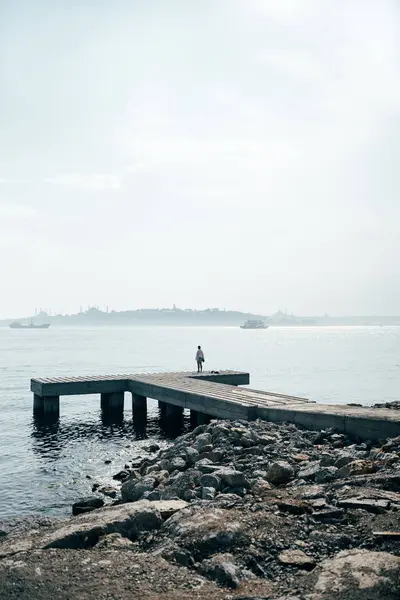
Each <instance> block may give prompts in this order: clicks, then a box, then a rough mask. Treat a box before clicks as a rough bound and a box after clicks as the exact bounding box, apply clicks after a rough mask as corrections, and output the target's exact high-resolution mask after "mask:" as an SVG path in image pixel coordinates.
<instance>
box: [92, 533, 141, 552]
mask: <svg viewBox="0 0 400 600" xmlns="http://www.w3.org/2000/svg"><path fill="white" fill-rule="evenodd" d="M132 546H133V542H131V541H130V540H129V539H128V538H126V537H122V535H121V534H120V533H109V534H108V535H104V536H102V537H101V538H100V540H99V541H98V543H97V544H96V545H95V549H96V550H110V549H111V548H115V549H125V548H126V549H129V548H132Z"/></svg>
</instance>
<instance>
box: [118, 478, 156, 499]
mask: <svg viewBox="0 0 400 600" xmlns="http://www.w3.org/2000/svg"><path fill="white" fill-rule="evenodd" d="M155 485H156V479H155V478H154V477H152V476H150V475H146V477H143V479H141V480H140V481H136V480H128V481H126V482H125V483H123V484H122V486H121V496H122V500H123V501H124V502H136V501H137V500H140V498H142V496H143V494H144V493H145V492H151V491H153V489H154V487H155Z"/></svg>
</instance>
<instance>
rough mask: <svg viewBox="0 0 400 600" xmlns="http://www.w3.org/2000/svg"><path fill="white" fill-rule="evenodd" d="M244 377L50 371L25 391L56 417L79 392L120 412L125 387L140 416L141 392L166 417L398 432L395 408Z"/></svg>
mask: <svg viewBox="0 0 400 600" xmlns="http://www.w3.org/2000/svg"><path fill="white" fill-rule="evenodd" d="M249 382H250V376H249V373H244V372H240V371H214V372H204V373H153V374H132V375H111V376H94V377H87V376H82V377H55V378H50V379H49V378H45V379H32V380H31V391H32V392H33V394H34V396H33V397H34V403H33V406H34V411H35V413H36V414H40V415H42V416H43V417H45V418H49V417H50V418H58V416H59V411H60V396H76V395H84V394H99V395H100V398H101V408H102V410H103V411H112V412H115V413H120V414H122V413H123V410H124V397H125V392H128V393H130V394H131V395H132V411H133V416H134V418H135V419H145V417H146V414H147V398H152V399H154V400H158V402H159V406H160V409H161V413H162V415H163V416H164V417H165V418H166V419H168V420H174V419H178V418H179V417H180V416H181V415H182V411H183V409H189V410H190V411H191V422H192V423H193V424H201V423H205V422H207V421H208V420H209V419H210V418H212V417H214V418H219V419H231V420H237V419H244V420H249V421H250V420H254V419H257V418H261V419H264V420H267V421H275V422H285V421H286V422H291V423H295V424H296V425H300V426H303V427H307V428H309V429H317V430H319V429H324V428H326V427H334V428H335V429H336V430H337V431H340V432H343V433H346V434H349V435H354V436H358V437H360V438H363V439H371V440H374V439H381V438H385V437H392V436H396V435H400V411H395V410H388V409H374V408H364V407H355V406H348V405H326V404H316V403H314V402H312V401H310V400H308V399H307V398H299V397H295V396H286V395H283V394H275V393H272V392H264V391H260V390H253V389H250V388H241V387H238V386H242V385H248V384H249Z"/></svg>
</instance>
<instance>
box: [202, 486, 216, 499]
mask: <svg viewBox="0 0 400 600" xmlns="http://www.w3.org/2000/svg"><path fill="white" fill-rule="evenodd" d="M216 493H217V492H216V489H215V488H213V487H207V486H204V487H202V488H201V497H202V499H203V500H213V498H215V494H216Z"/></svg>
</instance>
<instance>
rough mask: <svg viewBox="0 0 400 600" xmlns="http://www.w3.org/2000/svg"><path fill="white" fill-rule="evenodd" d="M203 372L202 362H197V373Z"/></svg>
mask: <svg viewBox="0 0 400 600" xmlns="http://www.w3.org/2000/svg"><path fill="white" fill-rule="evenodd" d="M200 371H201V362H200V361H199V360H198V361H197V372H198V373H200Z"/></svg>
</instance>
